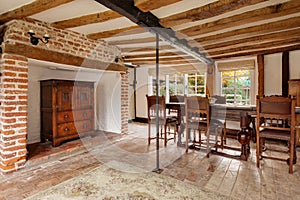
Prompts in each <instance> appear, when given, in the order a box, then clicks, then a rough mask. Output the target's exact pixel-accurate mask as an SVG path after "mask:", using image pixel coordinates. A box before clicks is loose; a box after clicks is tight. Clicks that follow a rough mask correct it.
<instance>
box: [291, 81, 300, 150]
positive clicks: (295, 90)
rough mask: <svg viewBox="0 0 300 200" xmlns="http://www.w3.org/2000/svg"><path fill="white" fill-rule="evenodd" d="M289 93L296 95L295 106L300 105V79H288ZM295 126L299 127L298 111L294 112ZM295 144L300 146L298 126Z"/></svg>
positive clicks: (299, 115) (299, 117) (299, 116)
mask: <svg viewBox="0 0 300 200" xmlns="http://www.w3.org/2000/svg"><path fill="white" fill-rule="evenodd" d="M289 95H293V96H295V97H296V106H297V107H300V79H294V80H293V79H292V80H289ZM296 127H300V114H299V113H296ZM296 145H298V146H300V128H297V129H296Z"/></svg>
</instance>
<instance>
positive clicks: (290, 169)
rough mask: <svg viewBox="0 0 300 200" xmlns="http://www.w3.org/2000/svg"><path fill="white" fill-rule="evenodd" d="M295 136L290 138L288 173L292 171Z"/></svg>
mask: <svg viewBox="0 0 300 200" xmlns="http://www.w3.org/2000/svg"><path fill="white" fill-rule="evenodd" d="M294 138H295V137H293V136H292V138H291V140H290V152H289V153H290V156H289V158H290V160H289V173H290V174H292V173H293V165H294V155H295V139H294Z"/></svg>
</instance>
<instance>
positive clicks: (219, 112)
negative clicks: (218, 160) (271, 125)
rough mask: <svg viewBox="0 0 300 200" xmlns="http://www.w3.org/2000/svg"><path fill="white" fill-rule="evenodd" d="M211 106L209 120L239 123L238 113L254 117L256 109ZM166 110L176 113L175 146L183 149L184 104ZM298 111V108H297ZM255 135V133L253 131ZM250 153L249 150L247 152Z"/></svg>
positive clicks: (252, 107)
mask: <svg viewBox="0 0 300 200" xmlns="http://www.w3.org/2000/svg"><path fill="white" fill-rule="evenodd" d="M210 106H211V112H212V113H211V119H217V120H222V121H225V122H226V121H227V120H229V121H240V113H241V112H248V115H249V116H250V115H254V114H255V110H256V107H255V106H235V105H228V104H210ZM166 108H167V109H171V110H176V111H177V118H178V122H179V124H180V128H179V131H178V140H177V146H180V147H184V146H185V144H184V142H182V141H181V137H182V134H183V133H184V131H185V121H184V116H185V104H184V102H169V103H166ZM299 111H300V108H299ZM249 119H251V120H252V121H251V122H252V123H253V120H254V121H255V117H252V118H249ZM252 126H253V129H255V123H253V124H252ZM253 133H254V134H255V131H253ZM226 148H228V149H232V150H237V151H240V149H239V148H234V147H230V146H227V147H226ZM249 151H250V150H249Z"/></svg>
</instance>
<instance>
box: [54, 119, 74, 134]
mask: <svg viewBox="0 0 300 200" xmlns="http://www.w3.org/2000/svg"><path fill="white" fill-rule="evenodd" d="M76 133H77V131H76V128H75V126H74V123H73V122H69V123H63V124H59V125H58V126H57V134H58V136H59V137H63V136H67V135H74V134H76Z"/></svg>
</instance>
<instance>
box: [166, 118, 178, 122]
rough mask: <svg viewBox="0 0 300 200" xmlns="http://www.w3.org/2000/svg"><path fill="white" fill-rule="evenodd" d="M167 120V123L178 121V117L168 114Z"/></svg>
mask: <svg viewBox="0 0 300 200" xmlns="http://www.w3.org/2000/svg"><path fill="white" fill-rule="evenodd" d="M166 120H167V123H172V122H177V117H176V116H168V117H167V119H166Z"/></svg>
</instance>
